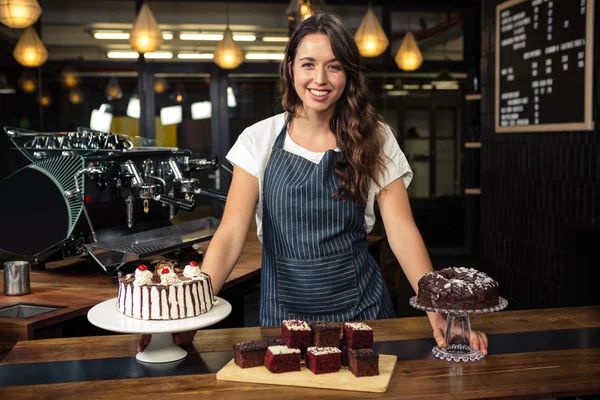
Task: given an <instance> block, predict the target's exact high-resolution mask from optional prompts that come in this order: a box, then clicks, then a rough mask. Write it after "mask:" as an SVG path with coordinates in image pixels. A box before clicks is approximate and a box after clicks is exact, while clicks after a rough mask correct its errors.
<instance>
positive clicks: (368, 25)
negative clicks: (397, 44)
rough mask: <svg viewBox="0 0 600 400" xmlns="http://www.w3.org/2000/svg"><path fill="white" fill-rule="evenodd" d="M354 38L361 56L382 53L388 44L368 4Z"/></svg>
mask: <svg viewBox="0 0 600 400" xmlns="http://www.w3.org/2000/svg"><path fill="white" fill-rule="evenodd" d="M354 40H355V41H356V45H357V46H358V51H359V53H360V55H361V56H363V57H377V56H379V55H381V54H383V52H384V51H385V49H387V47H388V45H389V44H390V41H389V40H388V38H387V36H386V34H385V32H384V31H383V28H382V27H381V25H380V24H379V21H378V20H377V16H376V15H375V12H374V11H373V9H372V8H371V5H370V4H369V9H368V10H367V13H366V14H365V16H364V17H363V19H362V22H361V23H360V26H359V27H358V30H357V31H356V34H355V35H354Z"/></svg>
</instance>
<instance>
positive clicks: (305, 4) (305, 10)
mask: <svg viewBox="0 0 600 400" xmlns="http://www.w3.org/2000/svg"><path fill="white" fill-rule="evenodd" d="M313 13H314V10H313V9H312V7H311V6H310V0H298V8H297V11H296V20H297V21H298V23H300V22H302V21H304V20H305V19H307V18H309V17H310V16H311V15H313Z"/></svg>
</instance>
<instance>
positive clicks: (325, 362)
mask: <svg viewBox="0 0 600 400" xmlns="http://www.w3.org/2000/svg"><path fill="white" fill-rule="evenodd" d="M306 366H307V367H308V369H310V370H311V371H312V373H313V374H327V373H330V372H337V371H339V370H340V368H341V366H342V351H341V350H340V349H338V348H337V347H309V348H308V349H307V350H306Z"/></svg>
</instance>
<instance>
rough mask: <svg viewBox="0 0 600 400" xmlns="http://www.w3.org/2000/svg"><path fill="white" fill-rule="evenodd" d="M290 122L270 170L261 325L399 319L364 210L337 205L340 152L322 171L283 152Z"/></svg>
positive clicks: (265, 191) (331, 156)
mask: <svg viewBox="0 0 600 400" xmlns="http://www.w3.org/2000/svg"><path fill="white" fill-rule="evenodd" d="M288 122H289V118H288V120H286V122H285V124H284V126H283V128H282V130H281V132H280V133H279V135H278V137H277V139H276V141H275V144H274V146H273V150H272V151H271V156H270V159H269V162H268V164H267V168H266V170H265V179H264V187H263V226H264V230H263V232H264V233H263V235H264V236H263V265H262V271H261V286H262V287H261V302H260V323H261V325H263V326H274V325H280V324H281V321H282V320H284V319H294V318H295V319H303V320H306V321H311V320H313V319H322V320H330V321H337V322H341V321H351V320H367V319H377V318H388V317H393V316H394V311H393V307H392V302H391V298H390V296H389V293H388V291H387V287H386V286H385V284H384V282H383V279H382V277H381V272H380V269H379V266H378V265H377V263H376V261H375V260H374V259H373V257H371V255H370V254H369V251H368V244H367V236H366V231H365V226H364V215H365V206H364V205H362V204H360V203H357V202H354V201H343V200H335V199H333V193H335V191H336V190H337V187H338V185H339V181H338V179H337V177H336V176H335V173H334V166H335V163H336V161H337V160H338V157H341V156H342V155H341V153H339V152H336V151H334V150H329V151H327V152H326V153H325V155H324V156H323V159H322V160H321V162H320V163H319V164H315V163H313V162H311V161H309V160H306V159H304V158H302V157H300V156H298V155H295V154H292V153H289V152H287V151H285V150H283V142H284V140H285V135H286V127H287V123H288Z"/></svg>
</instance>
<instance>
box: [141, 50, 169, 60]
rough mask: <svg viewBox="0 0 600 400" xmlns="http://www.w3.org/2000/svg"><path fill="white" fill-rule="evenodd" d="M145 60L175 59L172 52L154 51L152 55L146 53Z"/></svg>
mask: <svg viewBox="0 0 600 400" xmlns="http://www.w3.org/2000/svg"><path fill="white" fill-rule="evenodd" d="M144 58H148V59H169V58H173V53H171V52H170V51H152V52H150V53H144Z"/></svg>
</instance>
